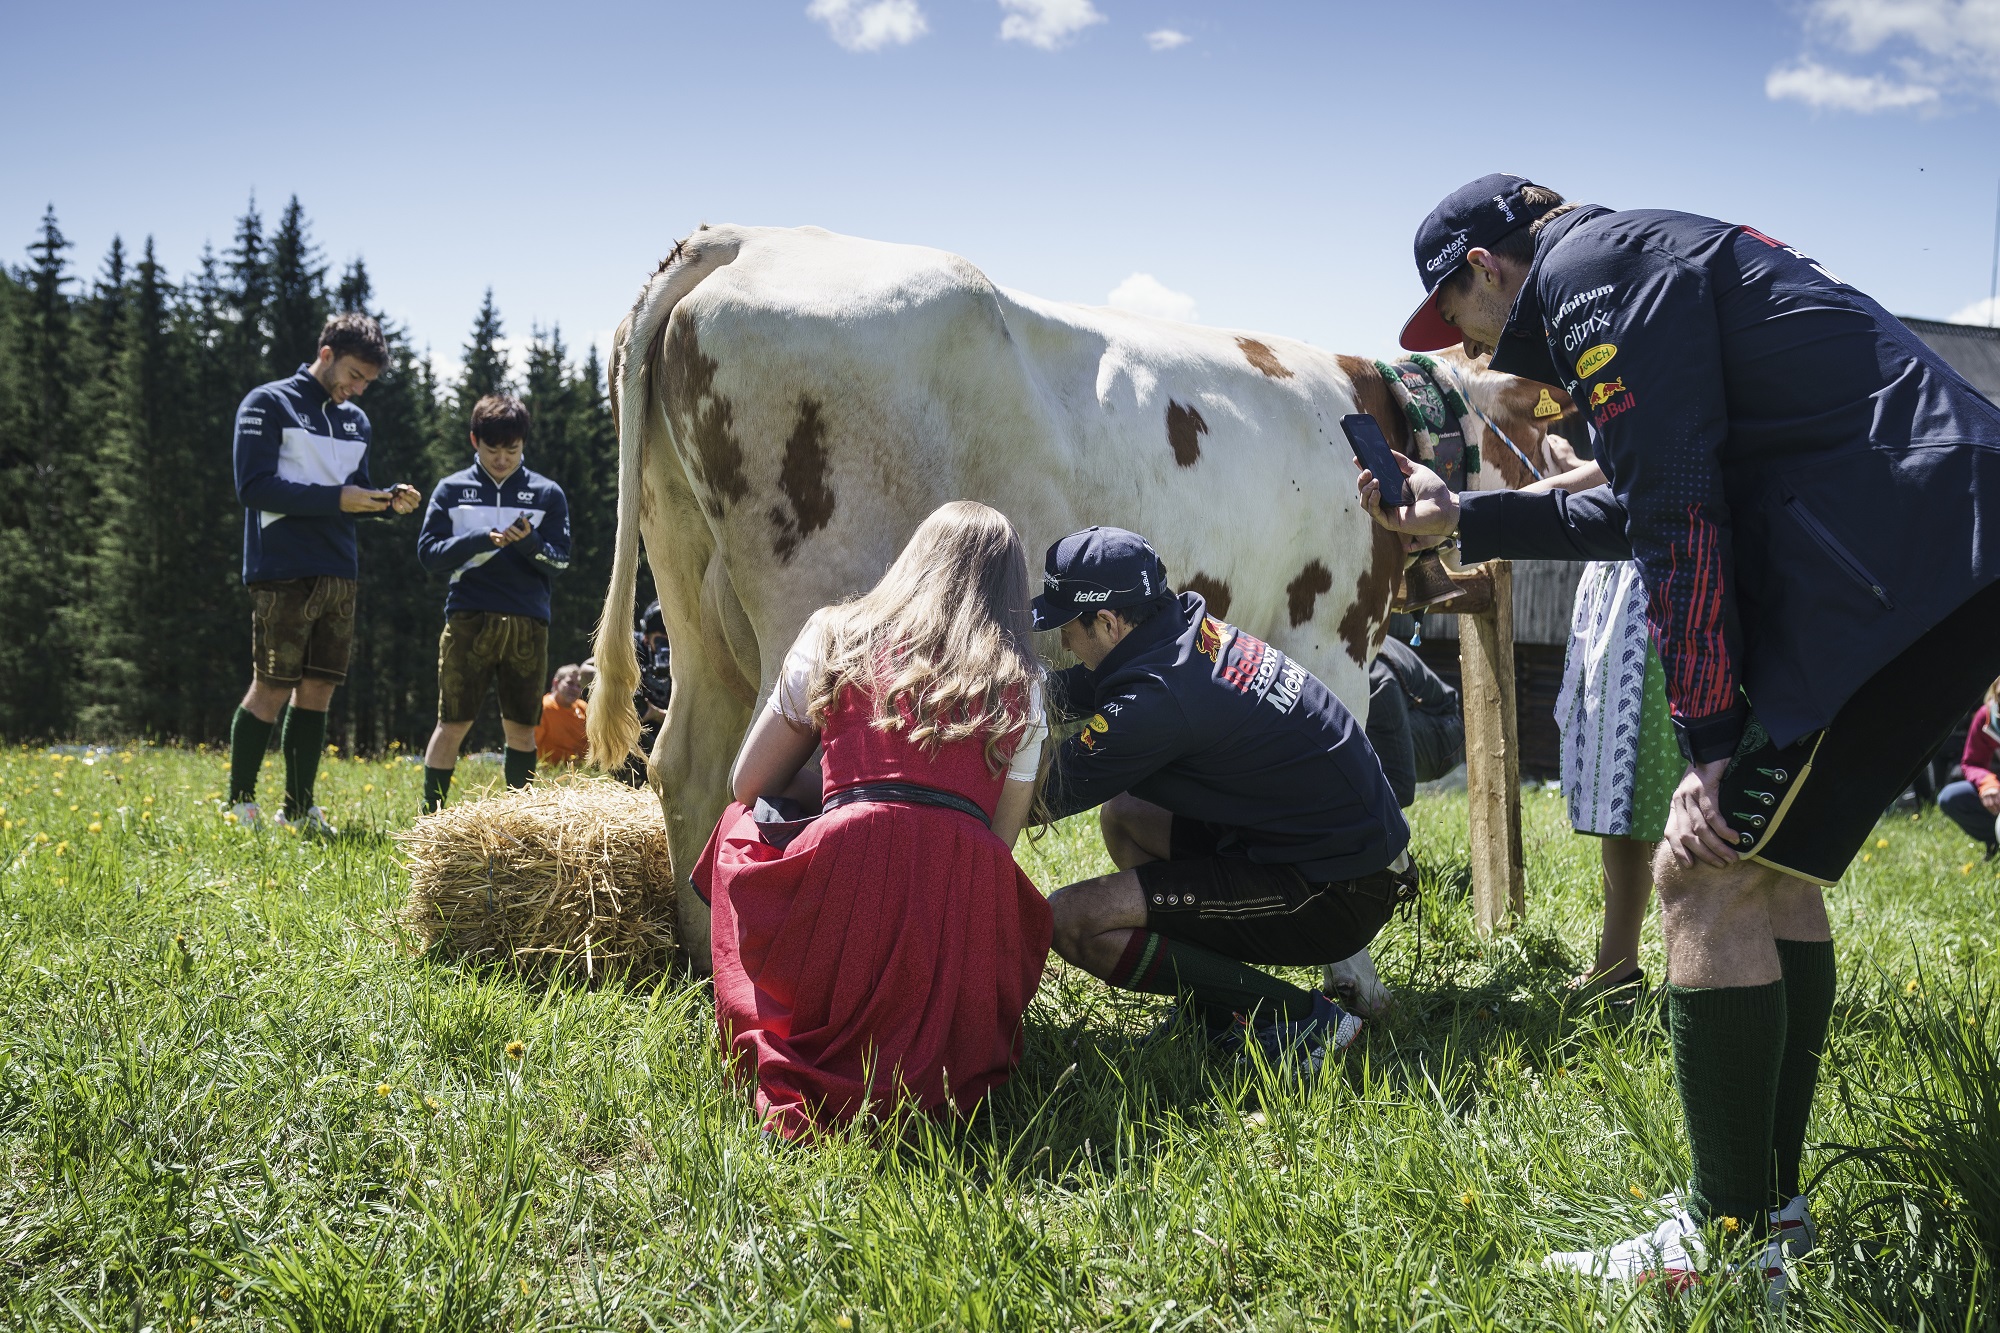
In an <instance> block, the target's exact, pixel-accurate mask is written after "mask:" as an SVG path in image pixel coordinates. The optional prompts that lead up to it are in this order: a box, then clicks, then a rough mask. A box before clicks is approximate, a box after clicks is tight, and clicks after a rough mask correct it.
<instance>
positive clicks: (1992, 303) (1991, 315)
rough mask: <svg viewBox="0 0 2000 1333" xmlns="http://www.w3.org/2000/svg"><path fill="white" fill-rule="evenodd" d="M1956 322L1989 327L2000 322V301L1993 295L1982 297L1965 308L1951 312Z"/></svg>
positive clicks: (1953, 321) (1953, 320) (1952, 320)
mask: <svg viewBox="0 0 2000 1333" xmlns="http://www.w3.org/2000/svg"><path fill="white" fill-rule="evenodd" d="M1951 322H1952V323H1954V324H1984V325H1986V326H1988V327H1989V328H1990V327H1992V326H1993V325H1995V324H2000V301H1996V300H1994V299H1993V298H1992V297H1981V298H1980V299H1979V300H1977V301H1974V302H1973V303H1972V304H1971V305H1969V306H1967V307H1966V308H1965V309H1963V310H1954V311H1952V313H1951Z"/></svg>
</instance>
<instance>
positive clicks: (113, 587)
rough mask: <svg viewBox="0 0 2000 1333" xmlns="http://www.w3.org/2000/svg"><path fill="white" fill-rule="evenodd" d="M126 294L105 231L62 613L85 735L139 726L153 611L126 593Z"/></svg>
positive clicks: (119, 249)
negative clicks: (142, 667) (81, 482)
mask: <svg viewBox="0 0 2000 1333" xmlns="http://www.w3.org/2000/svg"><path fill="white" fill-rule="evenodd" d="M131 296H132V293H131V291H130V290H129V288H128V285H127V278H126V273H125V245H124V242H123V241H122V240H120V239H119V238H117V237H113V238H112V242H111V252H110V253H109V254H108V255H106V256H105V260H104V272H103V275H102V276H101V277H100V278H99V279H98V282H97V287H96V290H95V291H94V292H93V293H92V295H91V297H90V298H89V303H90V305H91V307H92V309H91V312H90V319H89V320H88V328H89V337H88V338H87V339H86V340H85V341H84V344H83V345H81V346H79V348H78V356H77V359H76V360H77V366H78V370H79V380H80V383H79V385H78V392H77V403H78V408H79V413H80V416H81V417H82V419H83V420H84V421H87V422H88V423H90V429H89V431H88V432H87V435H86V438H85V440H84V441H82V444H83V446H84V448H85V449H86V450H87V451H88V456H87V458H88V461H87V469H88V474H89V477H90V482H89V484H88V485H86V486H82V487H78V488H77V489H76V490H75V491H74V492H73V496H74V502H75V504H76V506H77V510H78V513H79V514H80V515H81V516H83V521H82V523H81V525H80V526H81V530H82V535H83V537H84V539H85V541H86V543H87V544H86V545H85V546H84V547H83V548H82V549H80V550H77V551H75V552H73V553H72V556H71V568H72V570H73V571H74V573H73V576H72V579H71V581H70V584H69V586H68V587H67V588H66V589H65V590H64V592H65V603H66V604H65V605H64V606H63V608H62V614H63V615H64V616H65V617H66V618H67V622H68V623H67V633H68V638H69V640H70V642H71V643H72V644H73V645H74V648H75V651H76V654H77V674H76V682H75V685H76V689H75V698H74V712H75V716H74V719H73V725H74V728H75V730H76V731H77V732H78V733H79V734H81V735H84V736H88V737H91V738H93V739H100V738H102V739H116V738H118V737H122V736H129V735H132V734H133V733H134V732H135V731H136V730H138V729H140V728H141V727H142V725H143V717H142V712H143V705H144V694H145V690H144V689H143V686H142V682H141V680H140V676H139V666H138V662H137V656H138V649H139V646H140V644H141V643H142V642H143V641H144V637H145V634H146V631H147V629H148V628H149V626H148V625H147V624H146V623H145V622H146V620H147V619H148V616H149V612H151V611H152V610H153V608H151V607H148V606H145V605H144V604H142V603H140V602H139V601H138V600H137V599H136V598H135V596H134V575H135V570H136V567H137V566H138V565H139V564H140V563H141V561H142V560H143V559H144V554H145V552H144V547H145V545H146V533H145V530H144V529H145V514H144V507H145V503H146V498H147V497H146V493H145V491H144V489H143V485H142V483H141V482H140V481H139V479H138V477H137V476H136V473H135V469H136V468H137V466H138V464H139V462H140V460H139V456H138V445H137V440H136V438H135V423H134V420H133V413H132V409H133V407H134V406H135V405H136V404H135V401H134V397H133V394H132V391H131V384H130V382H129V378H128V372H129V369H130V367H129V364H128V352H129V350H130V347H131V344H132V338H131V328H130V324H131V320H132V313H133V311H132V301H131Z"/></svg>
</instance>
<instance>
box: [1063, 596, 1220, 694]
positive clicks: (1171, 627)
mask: <svg viewBox="0 0 2000 1333" xmlns="http://www.w3.org/2000/svg"><path fill="white" fill-rule="evenodd" d="M1190 597H1192V598H1193V599H1194V601H1193V603H1192V604H1190V603H1189V601H1188V599H1189V598H1190ZM1202 606H1203V603H1202V600H1201V594H1200V593H1194V592H1184V593H1182V594H1181V595H1180V600H1179V602H1178V603H1177V604H1176V605H1174V606H1170V607H1166V608H1164V609H1162V610H1161V611H1160V612H1159V613H1158V614H1156V615H1154V616H1153V617H1152V618H1151V619H1150V620H1148V621H1146V623H1145V624H1143V625H1141V626H1139V628H1137V629H1135V630H1133V631H1132V632H1131V633H1130V634H1127V635H1126V636H1125V637H1124V638H1122V639H1120V640H1119V641H1118V645H1117V646H1116V647H1115V648H1113V649H1112V650H1111V651H1110V652H1108V653H1106V654H1105V655H1104V660H1103V661H1102V662H1099V663H1098V664H1097V670H1095V671H1093V672H1091V673H1090V674H1091V678H1092V679H1093V680H1106V679H1108V678H1109V677H1110V676H1111V674H1112V673H1113V672H1115V671H1117V670H1118V668H1120V667H1122V666H1124V665H1125V664H1126V663H1127V662H1130V661H1131V660H1132V659H1133V658H1135V657H1137V656H1139V654H1141V653H1143V652H1145V651H1146V650H1147V649H1149V648H1153V647H1156V646H1157V645H1159V644H1162V643H1169V642H1171V641H1173V640H1175V639H1178V638H1179V637H1181V635H1183V634H1185V633H1187V627H1188V626H1189V625H1190V624H1192V623H1194V621H1196V620H1199V619H1200V618H1201V611H1202Z"/></svg>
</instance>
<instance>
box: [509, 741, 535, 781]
mask: <svg viewBox="0 0 2000 1333" xmlns="http://www.w3.org/2000/svg"><path fill="white" fill-rule="evenodd" d="M533 776H535V752H534V751H533V750H516V749H513V748H512V747H509V748H508V750H507V785H508V786H510V787H525V786H527V785H528V779H529V778H532V777H533Z"/></svg>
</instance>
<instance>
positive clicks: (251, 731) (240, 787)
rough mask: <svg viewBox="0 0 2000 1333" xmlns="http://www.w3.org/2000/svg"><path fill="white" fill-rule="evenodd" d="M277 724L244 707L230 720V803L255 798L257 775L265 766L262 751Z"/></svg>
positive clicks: (268, 743) (268, 745)
mask: <svg viewBox="0 0 2000 1333" xmlns="http://www.w3.org/2000/svg"><path fill="white" fill-rule="evenodd" d="M276 725H277V724H276V723H275V722H266V721H265V720H264V719H263V718H261V717H258V716H257V715H256V714H255V713H253V712H251V711H250V710H249V709H247V708H238V709H237V710H236V716H235V717H234V718H232V719H231V720H230V723H229V803H230V804H231V805H236V804H239V803H241V802H243V801H254V800H256V799H257V774H258V771H259V770H261V769H262V768H263V767H264V751H266V750H268V749H270V748H271V731H272V729H273V728H274V727H275V726H276Z"/></svg>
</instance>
